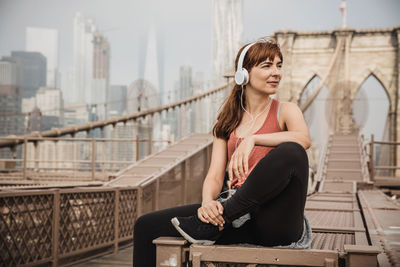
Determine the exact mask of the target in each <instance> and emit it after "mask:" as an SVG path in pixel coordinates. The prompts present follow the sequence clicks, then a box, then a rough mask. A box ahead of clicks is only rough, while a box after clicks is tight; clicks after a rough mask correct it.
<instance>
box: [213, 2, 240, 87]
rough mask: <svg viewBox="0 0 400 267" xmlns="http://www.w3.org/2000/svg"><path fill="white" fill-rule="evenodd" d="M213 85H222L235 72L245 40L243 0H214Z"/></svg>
mask: <svg viewBox="0 0 400 267" xmlns="http://www.w3.org/2000/svg"><path fill="white" fill-rule="evenodd" d="M213 12H214V16H213V52H212V54H213V55H212V58H213V60H212V84H213V86H218V85H221V84H222V83H223V82H225V81H224V78H223V75H224V74H226V73H227V72H228V71H231V70H233V68H234V61H235V57H236V53H237V51H238V50H239V48H240V47H241V45H242V43H241V42H242V38H243V0H213Z"/></svg>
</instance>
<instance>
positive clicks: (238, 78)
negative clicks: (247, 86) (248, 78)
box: [235, 70, 245, 85]
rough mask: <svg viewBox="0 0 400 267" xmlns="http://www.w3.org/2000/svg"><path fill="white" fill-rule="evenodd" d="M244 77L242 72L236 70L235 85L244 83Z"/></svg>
mask: <svg viewBox="0 0 400 267" xmlns="http://www.w3.org/2000/svg"><path fill="white" fill-rule="evenodd" d="M244 79H245V77H244V75H243V70H238V71H236V73H235V82H236V84H237V85H242V84H243V82H244Z"/></svg>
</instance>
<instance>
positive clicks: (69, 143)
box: [0, 132, 171, 181]
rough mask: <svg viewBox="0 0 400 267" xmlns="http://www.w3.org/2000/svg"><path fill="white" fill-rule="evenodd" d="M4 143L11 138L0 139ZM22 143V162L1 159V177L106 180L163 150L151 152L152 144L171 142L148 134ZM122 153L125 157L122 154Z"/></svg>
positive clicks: (28, 140) (27, 139)
mask: <svg viewBox="0 0 400 267" xmlns="http://www.w3.org/2000/svg"><path fill="white" fill-rule="evenodd" d="M4 139H6V140H8V139H10V138H0V140H4ZM14 140H15V139H14ZM23 141H24V142H23V145H22V153H21V158H16V157H13V158H8V159H5V158H1V159H0V171H1V172H3V174H5V175H6V174H7V173H11V172H12V173H14V177H16V175H15V173H19V174H20V176H19V177H21V178H22V179H23V180H26V179H27V178H29V177H30V178H32V175H33V173H38V174H40V175H43V172H47V173H50V172H52V173H53V174H54V175H55V176H57V173H59V174H63V175H67V174H70V175H72V176H74V175H76V174H77V173H78V172H80V173H81V174H83V173H85V174H86V176H87V178H91V180H93V181H94V180H96V179H97V180H108V176H109V175H110V174H112V173H115V172H118V171H120V170H121V169H123V168H125V167H127V166H128V165H129V164H132V163H133V162H134V161H138V160H139V159H140V158H141V157H143V156H146V155H149V154H152V153H153V152H156V151H158V150H159V148H162V147H163V146H158V148H157V149H156V151H154V148H153V144H154V143H161V144H164V146H165V145H170V144H171V140H153V138H152V134H151V132H150V133H149V136H148V138H140V137H139V135H136V138H134V139H132V138H56V137H53V138H52V137H25V138H24V139H23ZM141 144H143V145H146V146H147V147H146V149H145V151H141V148H140V147H141ZM123 149H124V150H125V152H126V153H125V155H122V154H121V153H122V152H123ZM142 150H143V149H142ZM29 174H30V175H29ZM33 176H34V175H33ZM47 176H48V175H47ZM80 176H82V175H80Z"/></svg>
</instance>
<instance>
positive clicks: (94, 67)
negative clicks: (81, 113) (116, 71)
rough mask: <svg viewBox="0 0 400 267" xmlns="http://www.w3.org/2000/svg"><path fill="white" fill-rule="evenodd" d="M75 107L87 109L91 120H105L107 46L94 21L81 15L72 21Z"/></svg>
mask: <svg viewBox="0 0 400 267" xmlns="http://www.w3.org/2000/svg"><path fill="white" fill-rule="evenodd" d="M73 50H74V51H73V54H74V67H73V75H72V77H73V80H74V82H73V94H72V101H73V102H74V103H82V102H85V103H86V104H88V105H89V107H90V110H91V112H93V113H94V114H93V115H94V116H93V118H97V119H104V118H105V115H106V111H105V105H104V104H105V102H106V98H107V95H106V94H107V91H108V87H109V76H110V75H109V73H110V67H109V66H110V63H109V62H110V45H109V43H108V40H107V38H106V37H105V36H104V35H103V34H102V33H101V32H100V31H98V30H97V29H96V26H95V24H94V22H93V20H91V19H88V18H85V17H84V16H82V15H81V14H80V13H77V14H76V15H75V17H74V48H73Z"/></svg>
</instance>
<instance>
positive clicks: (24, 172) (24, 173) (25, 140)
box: [23, 137, 28, 180]
mask: <svg viewBox="0 0 400 267" xmlns="http://www.w3.org/2000/svg"><path fill="white" fill-rule="evenodd" d="M27 149H28V139H27V138H26V137H25V138H24V170H23V179H24V180H26V157H27V152H26V150H27Z"/></svg>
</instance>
